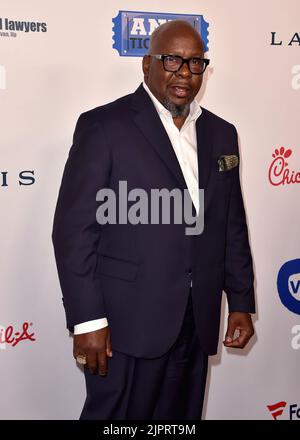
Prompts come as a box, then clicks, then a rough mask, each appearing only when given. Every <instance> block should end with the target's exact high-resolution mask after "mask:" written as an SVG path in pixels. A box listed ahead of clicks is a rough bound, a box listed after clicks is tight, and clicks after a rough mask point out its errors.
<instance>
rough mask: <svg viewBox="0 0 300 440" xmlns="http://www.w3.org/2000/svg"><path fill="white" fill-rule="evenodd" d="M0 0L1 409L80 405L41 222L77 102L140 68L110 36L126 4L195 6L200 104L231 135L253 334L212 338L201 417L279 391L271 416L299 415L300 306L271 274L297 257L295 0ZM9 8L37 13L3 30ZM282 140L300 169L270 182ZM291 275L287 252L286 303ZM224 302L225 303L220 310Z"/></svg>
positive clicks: (247, 407) (95, 97)
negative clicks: (205, 34)
mask: <svg viewBox="0 0 300 440" xmlns="http://www.w3.org/2000/svg"><path fill="white" fill-rule="evenodd" d="M0 6H1V8H0V19H1V18H2V20H0V127H1V129H0V139H1V150H0V151H1V156H0V210H1V211H0V222H1V226H0V237H1V252H0V270H1V272H0V275H1V279H0V286H1V295H0V342H1V341H2V343H0V392H1V400H0V418H2V419H77V418H78V417H79V414H80V411H81V408H82V405H83V401H84V396H85V389H84V377H83V374H82V372H81V370H80V369H79V368H78V367H77V366H76V365H75V362H74V360H73V358H72V339H71V338H70V337H69V334H68V332H67V330H66V328H65V317H64V310H63V306H62V303H61V292H60V287H59V283H58V278H57V273H56V267H55V261H54V256H53V249H52V243H51V229H52V221H53V214H54V208H55V204H56V200H57V195H58V189H59V185H60V181H61V175H62V171H63V167H64V164H65V161H66V159H67V155H68V151H69V148H70V146H71V140H72V135H73V130H74V126H75V122H76V120H77V117H78V115H79V114H80V113H81V112H83V111H85V110H88V109H90V108H93V107H95V106H98V105H101V104H104V103H106V102H109V101H111V100H113V99H115V98H117V97H119V96H121V95H124V94H127V93H130V92H132V91H134V90H135V89H136V88H137V86H138V85H139V83H140V81H141V80H142V70H141V58H139V57H120V56H119V54H118V52H117V51H116V50H115V49H113V48H112V44H113V41H112V18H114V17H115V16H117V14H118V12H119V11H120V10H128V11H144V12H147V11H151V12H165V13H166V12H169V13H180V14H181V13H182V14H198V15H203V16H204V18H205V20H206V21H207V22H208V23H209V52H208V54H207V55H208V57H209V58H210V59H211V65H210V67H209V69H208V70H207V72H206V73H205V84H204V86H203V91H202V93H201V96H200V98H201V105H202V106H204V107H206V108H208V109H209V110H211V111H213V112H215V113H217V114H218V115H220V116H221V117H223V118H225V119H227V120H229V121H230V122H232V123H234V124H235V125H236V127H237V129H238V132H239V137H240V150H241V158H242V160H241V162H242V167H241V180H242V186H243V193H244V199H245V206H246V212H247V218H248V224H249V229H250V240H251V246H252V251H253V258H254V263H255V274H256V287H257V289H256V295H257V302H258V313H257V315H256V317H255V327H256V336H255V338H253V341H252V342H251V344H250V347H248V348H247V350H245V351H239V352H236V351H233V350H228V349H224V348H223V347H222V344H221V343H220V345H219V354H218V355H217V356H213V357H211V358H210V368H209V376H208V382H207V393H206V402H205V408H204V418H205V419H272V418H273V416H272V414H271V412H270V410H269V409H268V408H267V405H273V404H277V403H279V404H280V405H279V406H280V408H282V410H283V412H282V414H279V415H278V419H289V418H293V419H296V418H297V413H296V411H297V409H298V408H299V407H300V381H299V378H298V376H299V367H300V359H299V358H300V317H299V314H300V313H299V307H298V309H297V310H298V312H297V313H295V310H294V311H293V310H288V308H286V307H285V305H284V304H283V303H282V302H281V300H280V297H279V293H278V289H277V276H278V272H279V270H280V268H281V266H282V265H283V264H285V263H287V264H288V265H289V264H292V263H289V262H290V261H291V260H296V259H299V258H300V246H299V244H300V239H299V220H300V208H299V190H300V184H299V182H297V181H300V174H299V175H297V173H298V172H299V171H300V136H299V114H300V105H299V99H300V37H299V34H297V31H299V33H300V29H299V14H300V3H299V1H298V0H286V1H285V2H282V1H281V0H267V1H265V2H261V1H259V0H251V1H250V0H244V1H243V2H241V1H240V0H227V1H223V0H209V1H208V0H206V1H204V0H203V1H201V0H185V1H184V2H182V1H176V0H174V1H170V0H165V1H164V2H162V1H161V0H159V1H158V0H152V1H147V0H143V1H137V0H136V1H129V0H128V1H127V0H122V1H119V0H116V1H112V2H106V1H101V0H87V1H85V2H82V1H80V0H59V1H58V0H52V1H50V0H44V1H43V2H41V1H39V0H13V1H11V0H0ZM5 19H7V20H8V21H9V22H10V29H9V31H7V30H6V29H5V26H6V24H7V23H8V22H6V21H5ZM16 21H26V22H35V23H44V25H40V26H39V28H40V31H39V32H38V31H37V30H36V29H37V25H31V26H32V27H31V29H30V31H28V32H26V29H25V30H23V31H22V30H16V31H15V35H14V34H10V32H11V31H12V32H14V30H13V27H14V26H16V25H15V24H13V23H11V22H16ZM43 29H44V32H43ZM272 32H276V34H273V37H272ZM272 38H273V44H271V43H272ZM280 42H281V44H280ZM289 43H290V44H289ZM281 147H283V148H284V151H283V150H280V148H281ZM275 149H278V152H277V153H275ZM288 149H290V150H291V152H290V153H289V154H290V156H289V157H288V158H286V159H285V162H286V163H287V165H286V166H285V168H284V169H286V170H287V172H286V173H289V176H290V178H292V177H294V180H295V181H296V182H295V183H287V182H286V180H287V177H285V179H286V180H285V183H284V184H278V185H274V180H276V182H278V181H280V179H281V175H280V176H277V177H276V176H274V171H275V173H276V172H277V173H279V171H280V170H279V166H277V168H275V169H274V167H273V168H272V170H271V176H270V179H271V181H270V179H269V169H270V166H271V163H272V161H273V160H274V157H272V154H275V156H276V154H277V160H278V164H279V162H280V160H281V161H282V160H283V159H280V158H282V157H284V154H285V152H286V151H287V150H288ZM287 156H288V154H287ZM278 157H279V159H278ZM275 159H276V157H275ZM20 173H21V175H20ZM272 173H273V174H272ZM285 176H286V174H285ZM20 182H21V184H20ZM271 182H273V184H272V183H271ZM299 280H300V267H299V264H298V263H297V262H296V269H294V272H293V274H292V275H291V277H290V278H288V279H287V280H283V279H280V281H279V284H280V286H281V287H280V288H284V287H286V288H288V290H289V293H288V294H287V295H290V297H291V298H292V301H294V303H295V304H299V300H300V281H299ZM291 298H290V299H291ZM292 308H293V307H292ZM225 309H226V307H225V303H224V310H223V313H224V316H225V317H226V310H225ZM294 309H295V307H294ZM222 322H223V323H222V326H221V333H220V340H222V339H223V336H224V331H225V324H224V321H222ZM24 323H25V327H24ZM26 323H27V324H28V329H27V324H26ZM11 326H12V327H11ZM22 329H23V330H24V332H25V333H24V335H23V337H22V336H21V334H20V333H22ZM18 333H19V334H18ZM26 335H29V336H26ZM30 335H31V336H30ZM5 341H6V342H5ZM280 402H281V403H280ZM280 408H279V411H280ZM274 411H275V412H276V411H277V410H275V409H272V412H274ZM298 416H299V418H300V411H299V414H298Z"/></svg>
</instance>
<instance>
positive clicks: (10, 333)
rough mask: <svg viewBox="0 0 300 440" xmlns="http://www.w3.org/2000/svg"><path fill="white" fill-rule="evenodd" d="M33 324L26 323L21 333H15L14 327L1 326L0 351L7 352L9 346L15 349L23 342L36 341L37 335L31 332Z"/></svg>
mask: <svg viewBox="0 0 300 440" xmlns="http://www.w3.org/2000/svg"><path fill="white" fill-rule="evenodd" d="M30 326H32V322H31V323H28V322H24V323H23V325H22V329H21V330H20V331H15V330H14V327H13V326H12V325H9V326H8V327H4V326H2V325H1V326H0V349H2V350H5V348H6V346H7V345H10V346H12V347H15V346H16V345H18V344H19V343H20V342H21V341H35V337H34V336H35V334H34V333H33V332H32V333H30V332H29V327H30Z"/></svg>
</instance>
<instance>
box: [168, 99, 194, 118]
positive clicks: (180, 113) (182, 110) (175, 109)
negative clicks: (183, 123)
mask: <svg viewBox="0 0 300 440" xmlns="http://www.w3.org/2000/svg"><path fill="white" fill-rule="evenodd" d="M163 105H164V107H166V109H167V110H169V112H170V113H171V115H172V117H173V118H179V117H186V116H187V115H188V114H189V111H190V104H185V105H176V104H174V103H173V102H172V101H170V100H169V99H168V98H165V99H164V102H163Z"/></svg>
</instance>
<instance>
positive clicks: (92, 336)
mask: <svg viewBox="0 0 300 440" xmlns="http://www.w3.org/2000/svg"><path fill="white" fill-rule="evenodd" d="M78 355H81V356H84V357H85V358H86V364H85V366H86V367H88V368H89V369H90V372H91V373H92V374H96V373H97V372H98V374H100V376H106V375H107V372H108V367H107V357H112V347H111V340H110V329H109V326H107V327H104V328H101V329H100V330H95V331H92V332H88V333H82V334H79V335H74V344H73V356H74V358H75V359H76V357H77V356H78Z"/></svg>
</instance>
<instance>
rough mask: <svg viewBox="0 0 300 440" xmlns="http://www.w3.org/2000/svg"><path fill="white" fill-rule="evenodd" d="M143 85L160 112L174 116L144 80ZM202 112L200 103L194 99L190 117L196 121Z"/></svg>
mask: <svg viewBox="0 0 300 440" xmlns="http://www.w3.org/2000/svg"><path fill="white" fill-rule="evenodd" d="M143 87H144V89H145V90H146V92H147V93H148V95H149V96H150V98H151V100H152V102H153V104H154V107H155V108H156V110H157V112H158V114H159V115H160V114H165V115H167V116H168V117H172V115H171V113H170V112H169V110H167V109H166V107H164V106H163V105H162V103H161V102H160V101H159V100H158V99H157V98H156V97H155V96H154V95H153V93H152V92H151V90H150V89H149V87H148V86H147V84H146V83H145V81H143ZM201 113H202V109H201V107H200V105H199V104H198V102H197V101H196V100H195V99H194V100H193V101H192V102H191V104H190V112H189V115H188V118H189V119H191V120H192V121H196V119H198V118H199V116H200V115H201Z"/></svg>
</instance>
